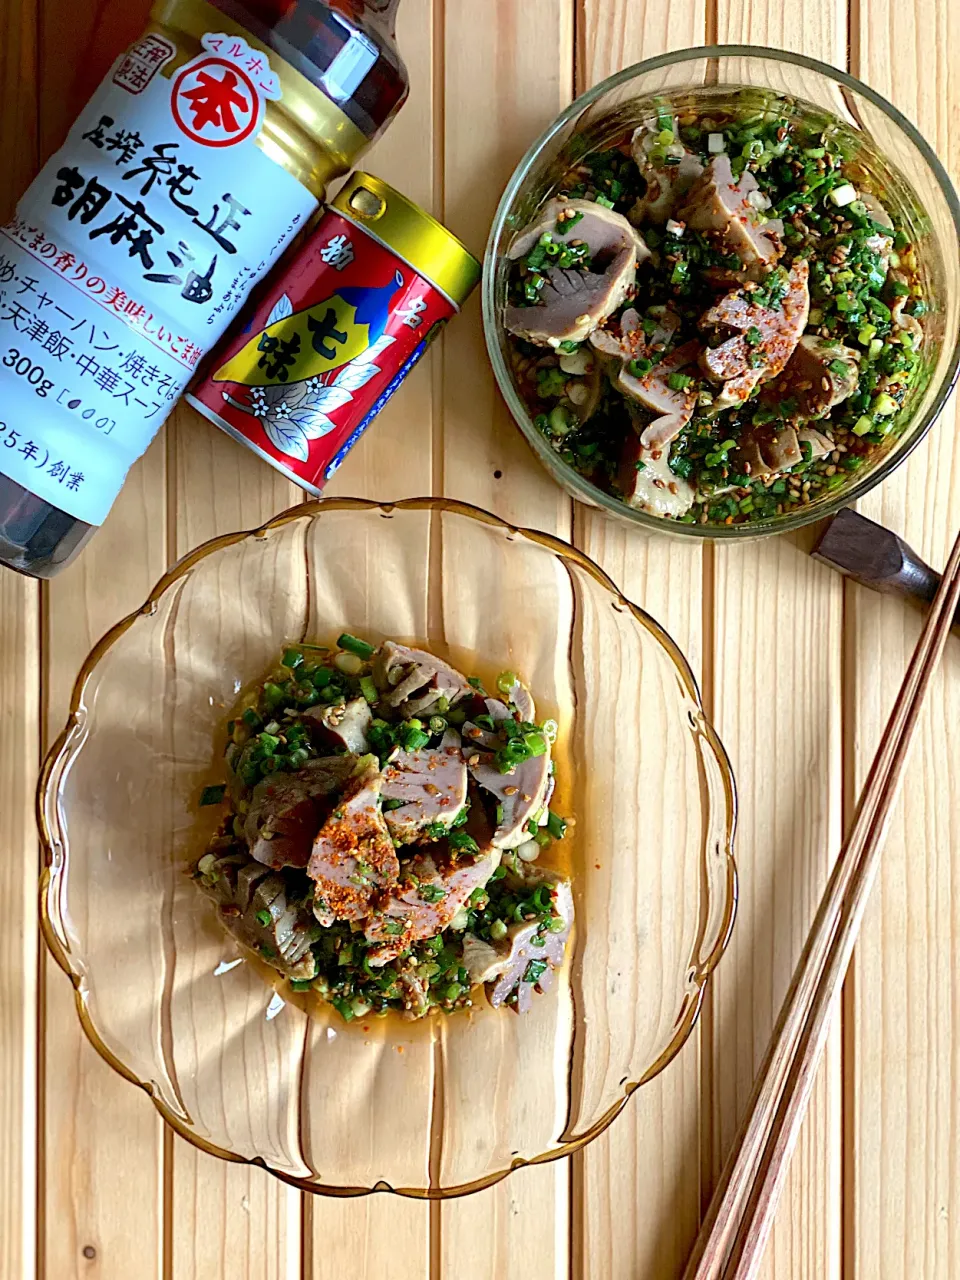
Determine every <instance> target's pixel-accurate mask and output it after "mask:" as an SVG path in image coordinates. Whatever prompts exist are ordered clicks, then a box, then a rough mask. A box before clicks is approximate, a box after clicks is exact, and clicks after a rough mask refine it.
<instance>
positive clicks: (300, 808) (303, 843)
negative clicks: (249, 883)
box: [243, 755, 357, 867]
mask: <svg viewBox="0 0 960 1280" xmlns="http://www.w3.org/2000/svg"><path fill="white" fill-rule="evenodd" d="M356 764H357V759H356V756H352V755H347V756H327V757H324V758H323V759H320V760H310V761H309V762H308V763H307V764H305V765H304V766H303V768H302V769H301V770H300V771H299V772H298V773H274V774H271V775H270V776H269V777H267V778H264V779H263V780H262V781H261V782H258V783H257V785H256V786H255V787H254V789H253V793H252V795H251V798H250V809H249V811H248V813H247V816H246V819H245V821H244V829H243V834H244V837H245V838H246V841H247V843H248V845H249V846H250V852H251V854H252V855H253V857H254V858H256V859H257V861H258V862H262V863H263V864H264V865H265V866H268V867H305V866H306V865H307V863H308V862H309V861H310V851H311V847H312V845H313V838H314V836H315V835H316V834H317V829H318V827H319V826H320V823H321V822H322V821H323V817H324V815H325V814H326V813H327V812H328V811H329V808H330V804H331V800H332V797H333V796H335V795H336V794H337V793H338V792H339V791H340V789H341V788H342V787H343V785H344V784H345V783H346V782H347V780H348V779H349V777H350V776H351V774H352V773H353V771H354V769H355V768H356Z"/></svg>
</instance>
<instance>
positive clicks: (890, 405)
mask: <svg viewBox="0 0 960 1280" xmlns="http://www.w3.org/2000/svg"><path fill="white" fill-rule="evenodd" d="M870 407H871V408H872V410H873V412H874V413H875V414H877V415H878V416H879V417H881V418H888V417H889V416H890V414H891V413H896V412H897V410H898V409H899V408H900V406H899V405H898V404H897V402H896V400H894V398H893V396H890V395H887V393H886V392H885V391H884V392H883V393H882V394H881V395H878V396H877V398H876V400H874V402H873V404H872V405H871V406H870Z"/></svg>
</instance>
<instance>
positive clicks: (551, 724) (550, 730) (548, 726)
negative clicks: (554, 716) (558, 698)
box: [540, 720, 560, 742]
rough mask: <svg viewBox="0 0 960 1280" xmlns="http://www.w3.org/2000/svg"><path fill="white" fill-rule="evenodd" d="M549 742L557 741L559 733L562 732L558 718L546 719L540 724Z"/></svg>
mask: <svg viewBox="0 0 960 1280" xmlns="http://www.w3.org/2000/svg"><path fill="white" fill-rule="evenodd" d="M540 728H541V729H542V730H543V732H544V735H545V736H546V739H547V741H548V742H556V740H557V734H558V733H559V732H560V726H559V725H558V724H557V722H556V720H544V722H543V724H542V725H541V726H540Z"/></svg>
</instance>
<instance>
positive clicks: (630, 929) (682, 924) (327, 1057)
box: [39, 498, 736, 1198]
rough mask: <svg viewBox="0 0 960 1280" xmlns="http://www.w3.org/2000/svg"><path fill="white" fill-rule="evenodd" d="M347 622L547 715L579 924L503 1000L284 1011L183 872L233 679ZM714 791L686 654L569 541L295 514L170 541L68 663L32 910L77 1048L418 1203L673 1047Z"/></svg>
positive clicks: (345, 511) (716, 876)
mask: <svg viewBox="0 0 960 1280" xmlns="http://www.w3.org/2000/svg"><path fill="white" fill-rule="evenodd" d="M344 629H346V630H349V631H351V632H354V633H355V634H358V635H362V636H365V637H367V638H369V639H370V640H371V641H378V640H380V639H381V638H383V637H387V636H390V637H394V638H400V639H404V640H409V641H416V642H420V643H422V644H424V645H425V646H427V647H428V648H430V649H432V650H434V651H435V652H437V653H440V654H443V655H446V656H448V657H449V658H450V659H451V660H452V661H453V662H454V663H456V664H457V665H459V666H460V667H461V668H463V669H466V670H468V671H479V673H480V674H481V675H486V676H488V677H489V676H490V674H491V673H496V672H497V671H499V670H502V669H504V668H510V669H511V670H515V671H518V672H522V673H523V675H524V677H525V678H526V679H527V681H528V682H529V684H530V686H531V688H532V690H533V692H534V694H535V696H536V698H537V702H538V707H539V708H540V712H541V714H548V713H549V714H553V715H555V716H556V718H557V719H558V720H559V722H560V755H559V758H558V768H557V773H558V782H559V789H558V795H557V799H556V801H555V805H556V807H557V808H558V809H559V811H560V812H562V813H566V814H572V815H575V817H576V825H575V827H574V828H573V830H572V832H571V834H570V835H569V836H568V838H567V840H566V841H565V843H564V848H565V851H566V852H568V853H569V855H570V858H571V859H572V864H573V874H574V886H575V892H576V911H577V923H576V930H575V935H574V939H573V945H572V959H571V961H570V962H569V963H568V966H567V968H566V969H565V970H564V971H563V973H562V975H561V978H560V981H559V982H557V983H556V984H555V986H554V988H553V989H552V990H551V991H550V992H548V993H546V994H545V995H542V996H540V997H539V998H537V999H536V1000H535V1002H534V1008H533V1011H532V1012H531V1013H530V1014H528V1015H526V1016H524V1017H519V1016H517V1015H516V1014H514V1013H512V1012H509V1011H499V1012H496V1011H494V1010H492V1009H490V1008H489V1007H488V1006H487V1005H486V1002H485V1000H483V999H481V1000H480V1002H479V1007H478V1008H476V1009H475V1010H474V1011H472V1012H469V1013H462V1014H456V1015H453V1016H450V1017H443V1016H440V1017H436V1018H431V1019H429V1020H427V1021H424V1022H422V1023H411V1022H405V1021H403V1020H401V1019H400V1018H398V1017H392V1016H390V1017H387V1018H382V1019H377V1018H370V1019H368V1020H362V1021H361V1020H357V1021H355V1022H353V1023H351V1024H349V1025H347V1024H346V1023H344V1022H343V1021H341V1020H340V1018H339V1017H338V1015H336V1014H335V1013H333V1011H331V1010H328V1009H327V1008H326V1007H325V1006H322V1005H321V1006H317V1005H315V1004H314V1005H310V1004H308V1003H307V1000H308V997H299V996H298V997H293V998H288V999H287V1000H286V1002H285V1003H284V1002H283V1001H281V999H280V998H279V996H278V995H277V993H275V991H274V990H273V989H272V987H271V977H272V976H274V975H273V974H272V971H271V970H269V969H267V968H266V967H260V966H258V965H257V963H256V962H252V961H250V960H245V961H240V962H238V963H232V962H233V961H237V960H239V954H240V953H239V952H238V950H237V949H236V946H235V944H234V943H233V942H232V941H231V940H230V939H229V938H228V937H227V936H226V934H225V933H224V932H223V930H222V929H221V927H220V925H219V924H218V922H217V919H216V917H215V913H214V909H213V907H212V905H211V904H210V903H209V902H208V901H207V899H205V898H204V897H203V895H201V894H200V893H199V891H198V890H197V889H196V887H195V886H194V885H193V884H192V883H191V881H190V880H189V879H188V877H187V876H186V875H185V874H184V872H185V869H186V867H187V865H188V863H189V862H190V861H192V860H193V859H194V858H195V857H196V856H198V854H199V853H200V852H202V849H203V846H204V844H205V842H206V839H207V837H208V835H209V833H210V830H211V828H212V827H213V826H214V825H215V823H216V820H217V810H203V811H199V812H198V809H197V802H198V797H199V795H200V791H201V789H202V788H203V787H204V786H205V785H207V784H209V783H213V782H216V781H219V780H222V772H221V769H220V768H218V760H217V752H218V745H217V744H218V743H219V744H222V741H223V733H224V722H225V720H226V718H227V715H228V713H229V710H230V707H231V705H232V703H233V701H234V699H235V697H236V694H237V692H238V691H239V690H240V689H241V688H242V687H243V686H245V685H247V684H249V683H250V682H251V681H254V680H256V679H257V678H258V677H259V676H260V675H261V674H262V672H263V671H265V670H266V669H267V668H268V667H269V666H270V665H271V664H272V663H273V662H274V661H275V659H276V655H277V654H278V652H279V651H280V649H281V648H282V647H283V645H284V642H285V641H289V640H291V639H307V638H309V639H315V640H321V641H323V640H331V639H333V638H335V637H336V636H337V635H338V634H339V632H340V631H342V630H344ZM735 807H736V806H735V791H734V781H733V776H732V773H731V770H730V766H729V763H728V762H727V758H726V756H725V754H724V751H723V748H722V747H721V745H720V743H719V741H718V739H717V736H716V734H715V733H714V731H713V729H712V728H711V727H710V725H709V724H708V723H707V721H706V719H705V718H704V714H703V710H702V707H701V705H700V699H699V694H698V692H697V688H696V684H695V682H694V679H693V676H692V674H691V672H690V668H689V666H688V665H687V663H686V661H685V659H684V657H683V655H682V654H681V653H680V651H679V650H678V649H677V646H676V645H675V644H674V643H673V641H672V640H671V639H670V637H669V636H668V635H667V634H666V633H665V632H664V631H663V629H662V628H661V627H660V626H659V625H658V624H657V623H656V622H654V621H653V619H652V618H650V617H648V615H647V614H645V613H643V612H642V611H641V610H640V609H638V608H636V606H634V605H632V604H630V603H629V602H628V601H627V600H624V598H623V597H622V596H621V595H620V594H619V592H618V591H617V589H616V588H615V587H614V585H613V584H612V583H611V582H610V580H609V579H608V578H607V577H606V575H605V574H603V573H602V572H601V571H600V570H599V569H598V568H597V567H596V565H594V564H593V563H591V561H590V560H588V559H587V558H586V556H584V555H583V554H582V553H581V552H579V551H577V550H575V549H574V548H572V547H569V546H567V545H565V544H564V543H562V542H559V541H558V540H557V539H555V538H551V537H549V536H548V535H546V534H541V533H533V532H530V531H528V530H518V529H513V528H511V527H509V526H508V525H506V524H504V523H503V522H502V521H500V520H498V519H497V518H496V517H494V516H491V515H488V514H487V513H486V512H483V511H479V510H477V509H476V508H472V507H467V506H465V505H463V504H460V503H455V502H450V501H446V500H444V499H429V498H424V499H414V500H411V501H406V502H400V503H397V504H396V505H394V506H378V505H376V504H375V503H371V502H363V501H359V500H354V499H334V500H328V501H324V502H319V503H309V504H307V505H305V506H302V507H296V508H294V509H293V510H291V511H289V512H286V513H285V514H284V515H282V516H279V517H278V518H277V519H276V520H274V521H272V522H271V523H270V524H269V525H267V526H266V527H265V528H264V529H261V530H258V531H257V532H255V533H238V534H232V535H229V536H227V537H223V538H218V539H216V540H215V541H213V542H210V543H208V544H207V545H206V546H203V547H201V548H199V549H198V550H197V551H195V552H193V553H192V554H191V555H189V556H187V557H186V558H185V559H184V560H183V561H181V562H180V563H179V564H178V565H177V566H176V567H175V568H174V569H173V570H172V571H171V572H170V573H169V574H168V575H167V576H166V577H165V578H163V579H162V580H161V582H160V583H159V584H158V585H157V587H156V589H155V591H154V592H153V594H152V595H151V597H150V599H149V601H148V602H147V603H146V604H145V605H144V607H143V608H142V609H141V610H140V611H139V612H138V613H136V614H134V615H132V616H131V617H129V618H127V619H126V620H125V621H123V622H121V623H119V624H118V625H117V626H116V627H114V629H113V630H112V631H111V632H110V633H109V634H108V635H107V636H105V637H104V639H103V640H101V642H100V643H99V644H98V645H97V646H96V648H95V649H94V650H93V652H92V653H91V654H90V656H89V658H88V659H87V661H86V662H85V664H84V666H83V669H82V671H81V673H80V676H79V678H78V680H77V684H76V688H75V690H74V694H73V702H72V708H71V712H70V717H69V720H68V722H67V726H66V728H65V730H64V732H63V733H62V734H61V736H60V738H59V740H58V741H57V743H56V744H55V746H54V747H53V749H52V751H51V753H50V755H49V757H48V759H47V762H46V764H45V766H44V770H43V773H42V777H41V780H40V787H39V814H40V822H41V829H42V835H43V838H44V841H45V845H46V854H47V868H46V870H45V871H44V873H43V877H42V886H41V910H42V916H43V928H44V933H45V935H46V938H47V942H48V943H49V945H50V947H51V949H52V951H53V953H54V955H55V956H56V958H57V960H58V961H59V963H60V964H61V965H62V967H63V968H64V969H65V970H66V972H67V973H68V974H69V975H70V977H71V979H72V981H73V984H74V987H75V988H76V1000H77V1009H78V1012H79V1015H80V1019H81V1021H82V1023H83V1027H84V1030H85V1031H86V1033H87V1035H88V1036H89V1038H90V1040H91V1041H92V1043H93V1045H94V1047H95V1048H96V1049H97V1050H98V1051H99V1052H100V1053H101V1055H102V1056H103V1057H104V1058H105V1059H106V1060H107V1061H108V1062H109V1063H110V1064H111V1065H112V1066H113V1067H115V1068H116V1070H117V1071H119V1072H121V1074H123V1075H124V1076H126V1077H127V1078H128V1079H130V1080H132V1081H134V1082H135V1083H137V1084H139V1085H141V1087H142V1088H144V1089H146V1090H147V1092H148V1093H149V1095H150V1097H151V1098H152V1099H153V1101H154V1103H155V1104H156V1106H157V1108H158V1109H159V1110H160V1112H161V1114H162V1115H163V1117H164V1118H165V1119H166V1120H167V1121H168V1122H169V1123H170V1124H171V1125H172V1126H173V1127H174V1128H175V1129H176V1130H177V1132H178V1133H180V1134H182V1136H183V1137H184V1138H186V1139H187V1140H188V1141H190V1142H193V1143H194V1144H196V1145H197V1146H198V1147H201V1148H202V1149H203V1150H205V1151H208V1152H212V1153H214V1154H216V1155H219V1156H222V1157H224V1158H227V1159H233V1160H244V1161H256V1162H257V1163H258V1164H262V1165H264V1166H265V1167H266V1168H268V1169H269V1170H271V1171H272V1172H273V1173H275V1174H277V1175H278V1176H279V1177H281V1178H284V1179H286V1180H288V1181H290V1182H293V1183H295V1184H296V1185H298V1186H301V1187H303V1188H305V1189H307V1190H310V1191H319V1192H326V1193H340V1194H343V1193H358V1192H364V1191H370V1190H376V1189H390V1190H395V1191H399V1192H402V1193H403V1194H406V1195H412V1196H429V1197H437V1198H439V1197H443V1196H448V1195H456V1194H460V1193H463V1192H465V1191H471V1190H476V1189H478V1188H479V1187H482V1186H486V1185H489V1184H490V1183H492V1182H495V1181H496V1180H497V1179H499V1178H501V1177H503V1176H505V1175H506V1174H507V1173H509V1172H510V1170H511V1169H513V1168H516V1167H517V1166H519V1165H522V1164H526V1163H530V1162H536V1161H542V1160H549V1159H552V1158H554V1157H556V1156H560V1155H564V1154H568V1153H569V1152H570V1151H572V1150H575V1149H576V1148H577V1147H579V1146H581V1145H583V1144H584V1143H585V1142H587V1141H589V1140H590V1139H591V1138H593V1137H594V1136H595V1135H596V1134H598V1133H599V1132H600V1131H601V1130H602V1129H603V1128H605V1127H606V1125H608V1124H609V1123H610V1121H611V1120H612V1119H613V1118H614V1116H615V1115H616V1114H617V1113H618V1112H619V1111H620V1110H621V1109H622V1107H623V1105H624V1103H625V1101H626V1099H627V1097H628V1096H629V1094H630V1093H631V1092H632V1091H633V1089H635V1088H636V1087H637V1085H639V1084H641V1083H643V1082H644V1081H645V1080H648V1079H649V1078H650V1077H651V1076H653V1075H655V1074H656V1073H657V1072H658V1071H660V1070H661V1069H662V1068H663V1067H664V1066H665V1065H666V1064H667V1063H668V1062H669V1061H670V1059H671V1058H672V1057H673V1056H674V1055H675V1054H676V1053H677V1051H678V1050H679V1048H680V1046H681V1045H682V1044H683V1042H684V1041H685V1040H686V1038H687V1036H688V1035H689V1034H690V1030H691V1028H692V1027H693V1024H694V1022H695V1020H696V1017H697V1013H698V1011H699V1008H700V1003H701V1000H702V997H703V990H704V983H705V982H706V979H707V976H708V974H709V973H710V972H711V970H712V969H713V968H714V966H715V965H716V963H717V961H718V960H719V959H720V956H721V954H722V952H723V949H724V947H725V945H726V942H727V939H728V937H729V934H730V929H731V926H732V923H733V916H734V909H735V901H736V877H735V871H734V864H733V858H732V840H733V829H734V822H735Z"/></svg>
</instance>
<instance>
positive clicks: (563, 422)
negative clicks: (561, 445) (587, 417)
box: [547, 404, 573, 436]
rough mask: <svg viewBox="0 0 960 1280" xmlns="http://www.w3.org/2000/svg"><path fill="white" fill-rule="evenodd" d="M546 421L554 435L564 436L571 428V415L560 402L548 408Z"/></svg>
mask: <svg viewBox="0 0 960 1280" xmlns="http://www.w3.org/2000/svg"><path fill="white" fill-rule="evenodd" d="M547 421H548V422H549V424H550V430H551V431H552V432H553V434H554V435H555V436H565V435H567V433H568V432H570V431H571V430H572V429H573V421H572V419H571V416H570V414H569V412H568V411H567V410H566V409H565V408H564V407H563V405H562V404H558V405H555V406H554V407H553V408H552V409H551V410H550V414H549V417H548V419H547Z"/></svg>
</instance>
